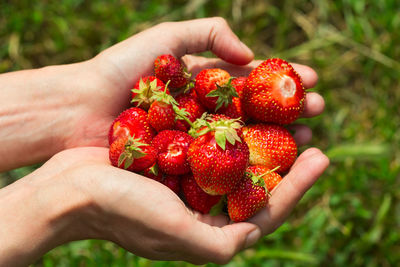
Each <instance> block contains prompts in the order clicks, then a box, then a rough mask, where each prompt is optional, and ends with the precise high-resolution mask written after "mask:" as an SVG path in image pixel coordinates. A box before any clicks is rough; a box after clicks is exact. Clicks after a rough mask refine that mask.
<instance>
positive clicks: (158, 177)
mask: <svg viewBox="0 0 400 267" xmlns="http://www.w3.org/2000/svg"><path fill="white" fill-rule="evenodd" d="M141 174H142V175H143V176H146V177H147V178H150V179H153V180H155V181H157V182H160V183H161V181H162V180H163V173H162V172H161V171H160V170H159V169H158V166H157V163H154V164H153V165H152V166H151V167H148V168H146V169H144V170H143V171H142V173H141Z"/></svg>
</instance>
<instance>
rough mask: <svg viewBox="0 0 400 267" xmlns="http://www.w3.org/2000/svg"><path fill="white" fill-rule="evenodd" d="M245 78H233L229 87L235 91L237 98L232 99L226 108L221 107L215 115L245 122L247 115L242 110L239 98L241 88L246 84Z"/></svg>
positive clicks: (241, 92) (241, 91)
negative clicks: (218, 114) (222, 115)
mask: <svg viewBox="0 0 400 267" xmlns="http://www.w3.org/2000/svg"><path fill="white" fill-rule="evenodd" d="M246 79H247V78H246V77H238V78H234V79H233V80H232V82H231V85H232V86H233V87H234V88H235V89H236V93H237V94H238V97H233V98H232V103H231V104H228V106H227V107H224V106H223V107H221V108H220V109H219V110H218V112H217V113H220V114H224V115H226V116H228V117H231V118H233V119H240V120H242V121H244V122H245V121H247V115H246V113H245V112H244V110H243V107H242V101H241V99H240V98H241V96H242V94H243V87H244V84H245V82H246Z"/></svg>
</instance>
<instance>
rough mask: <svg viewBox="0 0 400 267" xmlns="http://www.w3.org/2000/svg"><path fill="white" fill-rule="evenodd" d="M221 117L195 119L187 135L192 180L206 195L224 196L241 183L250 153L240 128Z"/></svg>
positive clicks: (233, 120) (234, 122) (238, 125)
mask: <svg viewBox="0 0 400 267" xmlns="http://www.w3.org/2000/svg"><path fill="white" fill-rule="evenodd" d="M224 117H225V116H223V115H218V116H213V117H208V118H205V119H198V120H196V122H195V123H194V126H195V128H194V129H191V130H190V134H191V135H192V136H194V137H195V138H196V139H195V140H194V141H193V142H192V143H191V144H190V146H189V150H188V160H189V163H190V167H191V170H192V172H193V176H194V179H195V180H196V182H197V184H198V185H199V186H200V187H201V188H202V189H203V190H204V191H205V192H207V193H208V194H211V195H223V194H226V193H228V192H230V191H231V190H232V189H233V188H234V187H235V185H236V184H237V183H238V182H239V181H240V179H241V178H242V176H243V173H244V171H245V170H246V167H247V165H248V161H249V149H248V147H247V144H246V143H245V142H244V141H243V139H242V137H241V131H240V128H241V127H242V125H241V124H240V123H239V122H238V121H237V120H235V119H229V118H227V117H225V118H224Z"/></svg>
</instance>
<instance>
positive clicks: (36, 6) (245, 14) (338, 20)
mask: <svg viewBox="0 0 400 267" xmlns="http://www.w3.org/2000/svg"><path fill="white" fill-rule="evenodd" d="M399 11H400V2H399V1H397V0H378V1H366V0H340V1H328V0H320V1H317V0H313V1H305V0H292V1H289V0H280V1H262V0H249V1H244V0H232V1H209V0H193V1H181V0H173V1H171V0H170V1H166V0H165V1H164V0H149V1H128V0H118V1H117V0H113V1H106V0H97V1H83V0H60V1H44V0H42V1H37V0H36V1H32V0H18V1H6V0H2V1H1V2H0V72H7V71H13V70H19V69H26V68H36V67H42V66H45V65H50V64H63V63H72V62H77V61H82V60H85V59H88V58H91V57H93V56H94V55H96V54H97V53H98V52H99V51H101V50H103V49H105V48H107V47H109V46H111V45H112V44H114V43H116V42H118V41H121V40H123V39H125V38H127V37H129V36H131V35H133V34H135V33H137V32H139V31H142V30H144V29H146V28H148V27H151V26H152V25H155V24H157V23H159V22H163V21H172V20H173V21H176V20H185V19H192V18H200V17H209V16H222V17H224V18H225V19H226V20H227V21H228V22H229V24H230V26H231V27H232V29H233V30H234V32H235V33H236V34H237V35H238V36H239V37H240V38H241V39H242V40H243V41H244V42H245V43H246V44H247V45H248V46H249V47H251V48H252V49H253V51H254V52H255V54H256V57H257V58H260V59H265V58H267V57H273V56H279V57H282V58H284V59H287V60H290V61H294V62H299V63H302V64H307V65H309V66H312V67H313V68H314V69H315V70H316V71H317V72H318V74H319V77H320V80H319V83H318V85H317V86H316V88H315V89H313V90H316V91H318V92H319V93H320V94H322V95H323V96H324V98H325V100H326V111H325V112H324V114H323V115H321V116H318V117H316V118H313V119H307V120H304V119H302V122H304V123H306V124H308V125H309V126H310V127H311V128H312V129H313V131H314V137H313V140H312V143H311V144H310V146H316V147H319V148H321V149H322V150H323V151H324V152H325V153H327V155H328V156H329V157H330V159H331V162H332V164H331V166H330V167H329V169H328V170H327V171H326V173H325V174H324V175H323V176H322V177H321V179H320V180H319V181H318V182H317V183H316V185H315V186H314V187H313V188H312V189H311V190H310V191H309V192H308V193H307V194H306V196H305V197H304V198H303V199H302V201H301V203H300V204H299V205H298V207H297V208H296V210H295V211H294V212H293V214H292V215H291V216H290V218H289V219H288V221H287V222H286V223H285V224H284V225H283V226H282V227H280V228H279V229H278V230H277V231H276V232H275V233H273V234H271V235H269V236H267V237H265V238H264V239H262V240H260V241H259V242H258V244H257V245H256V246H254V248H252V249H249V250H247V251H244V252H242V253H240V254H238V255H237V256H236V257H235V258H234V259H233V260H232V262H231V263H229V264H228V266H396V265H397V266H399V265H400V190H399V186H400V179H399V178H400V149H399V145H400V108H399V105H400V82H399V77H400V62H399V59H400V34H399V33H398V31H399V29H400V12H399ZM303 149H304V148H303ZM36 167H37V166H30V167H24V168H20V169H17V170H13V171H10V172H7V173H2V174H0V186H5V185H6V184H9V183H11V182H13V181H14V180H16V179H18V178H20V177H22V176H24V175H26V174H27V173H29V172H31V171H32V170H33V169H34V168H36ZM188 265H189V264H186V263H183V262H155V261H149V260H147V259H143V258H140V257H137V256H135V255H133V254H130V253H128V252H126V251H125V250H123V249H121V248H119V247H118V246H116V245H114V244H112V243H109V242H105V241H96V240H89V241H79V242H73V243H70V244H67V245H64V246H61V247H58V248H56V249H54V250H52V251H51V252H49V253H48V254H46V255H45V256H44V257H43V258H41V259H40V260H39V261H38V262H37V263H35V264H33V265H32V266H46V267H47V266H188ZM210 266H213V265H211V264H210Z"/></svg>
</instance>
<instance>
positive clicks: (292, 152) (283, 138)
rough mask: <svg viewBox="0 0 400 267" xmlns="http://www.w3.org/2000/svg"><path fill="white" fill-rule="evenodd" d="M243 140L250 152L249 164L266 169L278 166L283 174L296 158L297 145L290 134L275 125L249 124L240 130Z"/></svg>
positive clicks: (283, 128)
mask: <svg viewBox="0 0 400 267" xmlns="http://www.w3.org/2000/svg"><path fill="white" fill-rule="evenodd" d="M242 132H243V138H244V140H245V142H246V143H247V145H248V146H249V150H250V164H251V165H264V166H266V167H268V168H274V167H277V166H280V168H279V169H278V172H279V173H285V172H286V171H288V170H289V168H290V167H291V166H292V165H293V163H294V161H295V159H296V156H297V145H296V142H295V140H294V138H293V136H292V135H291V134H290V132H289V131H288V130H287V129H286V128H285V127H283V126H280V125H276V124H264V123H259V124H251V125H247V126H244V127H243V128H242Z"/></svg>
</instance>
